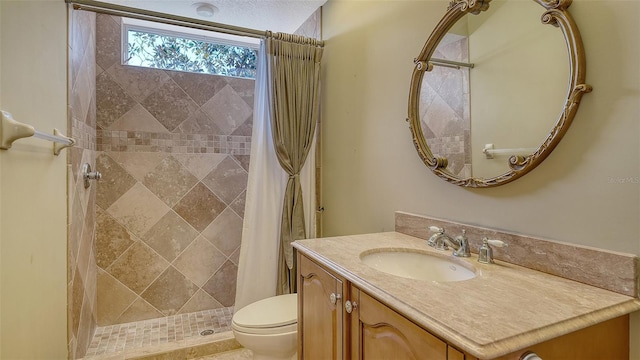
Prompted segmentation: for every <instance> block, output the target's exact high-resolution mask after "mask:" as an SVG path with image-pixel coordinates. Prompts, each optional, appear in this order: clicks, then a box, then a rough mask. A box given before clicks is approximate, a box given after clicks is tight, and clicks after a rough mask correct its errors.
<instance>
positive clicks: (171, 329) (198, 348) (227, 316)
mask: <svg viewBox="0 0 640 360" xmlns="http://www.w3.org/2000/svg"><path fill="white" fill-rule="evenodd" d="M232 317H233V307H227V308H219V309H214V310H204V311H199V312H195V313H189V314H180V315H173V316H168V317H164V318H158V319H149V320H143V321H137V322H131V323H125V324H116V325H109V326H103V327H98V328H96V331H95V333H94V335H93V338H92V340H91V343H90V344H89V348H88V349H87V354H86V355H85V357H84V358H83V359H84V360H124V359H145V358H147V357H149V358H154V359H155V358H158V357H157V356H163V357H162V358H163V359H164V358H165V357H164V356H168V357H166V359H195V358H198V357H203V356H207V355H211V354H216V353H220V352H225V351H229V350H234V349H238V348H240V344H238V342H237V341H236V340H235V338H234V337H233V333H232V332H231V318H232Z"/></svg>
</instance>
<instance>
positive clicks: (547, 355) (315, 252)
mask: <svg viewBox="0 0 640 360" xmlns="http://www.w3.org/2000/svg"><path fill="white" fill-rule="evenodd" d="M294 246H295V247H296V249H297V250H298V255H297V256H298V303H299V304H298V305H299V306H298V319H299V320H298V331H299V336H298V342H299V344H298V354H299V355H298V356H299V358H300V359H521V358H523V356H525V355H526V354H527V353H529V352H534V353H536V354H537V355H538V356H540V358H542V359H584V358H594V359H598V358H601V359H626V358H628V357H629V316H628V314H629V313H631V312H634V311H636V310H638V309H640V302H639V301H638V299H637V298H634V297H631V296H626V295H622V294H618V293H615V292H612V291H608V290H604V289H600V288H597V287H593V286H590V285H586V284H582V283H578V282H576V281H572V280H569V279H565V278H562V277H558V276H553V275H549V274H545V273H542V272H539V271H535V270H531V269H528V268H525V267H521V266H517V265H513V264H510V263H506V262H502V261H496V263H495V264H481V263H478V262H477V261H476V260H477V256H476V255H475V254H473V255H472V256H471V257H470V258H464V259H459V258H453V257H452V256H451V252H450V251H448V252H440V251H436V250H434V249H433V248H430V247H428V246H427V244H426V241H425V240H424V239H420V238H417V237H413V236H409V235H405V234H402V233H399V232H389V233H376V234H366V235H355V236H340V237H333V238H323V239H309V240H301V241H297V242H296V243H295V244H294ZM379 251H397V252H416V253H421V254H424V255H426V256H434V257H444V258H447V259H446V260H447V261H452V264H456V265H452V267H456V266H462V267H464V268H465V269H470V270H472V271H473V272H474V273H475V277H474V278H471V279H468V280H463V281H428V280H419V279H414V278H409V277H403V276H397V275H392V274H389V273H387V272H385V271H380V270H379V269H375V268H374V267H372V266H370V265H367V264H365V263H364V262H363V261H362V260H361V259H362V256H363V254H371V253H375V252H379Z"/></svg>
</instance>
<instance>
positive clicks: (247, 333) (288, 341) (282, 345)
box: [231, 294, 298, 360]
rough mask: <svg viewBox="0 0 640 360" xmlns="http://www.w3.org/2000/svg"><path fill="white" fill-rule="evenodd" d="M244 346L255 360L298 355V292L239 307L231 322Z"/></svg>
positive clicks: (280, 359)
mask: <svg viewBox="0 0 640 360" xmlns="http://www.w3.org/2000/svg"><path fill="white" fill-rule="evenodd" d="M231 328H232V329H233V335H234V336H235V338H236V340H238V342H239V343H240V345H242V346H244V347H245V348H247V349H249V350H251V351H252V352H253V359H254V360H291V359H296V358H297V353H296V351H297V340H298V295H297V294H288V295H279V296H274V297H270V298H266V299H263V300H260V301H257V302H254V303H252V304H249V305H247V306H245V307H243V308H242V309H240V310H238V311H237V312H236V313H235V314H234V315H233V319H232V321H231Z"/></svg>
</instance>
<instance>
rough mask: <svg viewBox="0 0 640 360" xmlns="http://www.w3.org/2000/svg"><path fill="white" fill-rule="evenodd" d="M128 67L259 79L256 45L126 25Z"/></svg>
mask: <svg viewBox="0 0 640 360" xmlns="http://www.w3.org/2000/svg"><path fill="white" fill-rule="evenodd" d="M123 37H124V39H125V41H123V43H124V44H126V49H125V52H124V53H125V59H124V63H125V64H127V65H134V66H144V67H151V68H158V69H166V70H179V71H188V72H195V73H206V74H215V75H223V76H236V77H244V78H255V77H256V58H257V56H256V49H255V47H256V46H255V45H254V44H250V43H247V44H242V43H238V41H229V40H225V39H222V38H220V39H218V38H213V37H210V36H202V35H200V36H199V35H196V34H187V33H181V32H180V33H179V32H175V31H167V30H162V29H155V28H149V27H143V26H135V25H128V24H126V23H125V25H124V28H123Z"/></svg>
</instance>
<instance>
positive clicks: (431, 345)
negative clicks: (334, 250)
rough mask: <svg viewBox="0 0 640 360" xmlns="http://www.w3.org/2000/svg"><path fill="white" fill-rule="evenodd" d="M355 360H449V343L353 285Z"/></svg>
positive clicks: (352, 332)
mask: <svg viewBox="0 0 640 360" xmlns="http://www.w3.org/2000/svg"><path fill="white" fill-rule="evenodd" d="M350 299H351V300H349V301H351V302H352V308H353V311H352V313H351V359H353V360H356V359H357V360H364V359H406V360H420V359H433V360H446V359H447V344H446V343H445V342H444V341H442V340H440V339H438V338H436V337H435V336H433V335H431V334H430V333H428V332H426V331H424V330H423V329H422V328H420V327H419V326H417V325H416V324H414V323H412V322H411V321H409V320H407V319H406V318H404V317H403V316H401V315H399V314H398V313H396V312H395V311H393V310H391V309H389V308H388V307H386V306H385V305H383V304H382V303H380V302H379V301H377V300H375V299H374V298H372V297H371V296H369V295H367V294H366V293H365V292H362V291H360V290H359V289H358V288H356V287H355V286H351V291H350Z"/></svg>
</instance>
